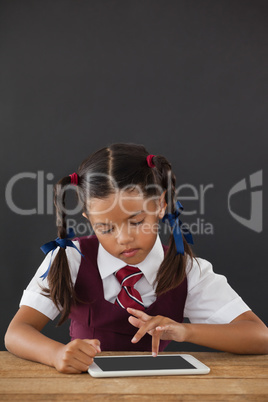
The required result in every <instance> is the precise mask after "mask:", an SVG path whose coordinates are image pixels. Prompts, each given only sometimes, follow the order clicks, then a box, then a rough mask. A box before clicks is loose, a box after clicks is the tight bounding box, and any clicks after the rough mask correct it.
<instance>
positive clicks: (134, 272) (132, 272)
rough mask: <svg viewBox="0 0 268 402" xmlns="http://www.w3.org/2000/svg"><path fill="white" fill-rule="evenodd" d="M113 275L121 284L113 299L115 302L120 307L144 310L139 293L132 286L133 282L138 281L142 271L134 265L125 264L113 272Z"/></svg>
mask: <svg viewBox="0 0 268 402" xmlns="http://www.w3.org/2000/svg"><path fill="white" fill-rule="evenodd" d="M114 275H115V277H116V279H117V280H118V281H119V283H120V285H121V286H122V288H121V290H120V292H119V293H118V295H117V298H116V299H115V304H117V305H118V306H120V307H122V308H127V307H131V308H135V309H137V310H144V309H145V308H144V304H143V301H142V298H141V295H140V294H139V292H138V291H137V290H136V289H135V288H134V285H135V283H136V282H138V280H139V279H140V278H141V277H142V275H143V273H142V272H141V271H140V270H139V269H138V268H136V267H131V266H129V265H126V266H125V267H124V268H121V269H119V271H117V272H115V274H114Z"/></svg>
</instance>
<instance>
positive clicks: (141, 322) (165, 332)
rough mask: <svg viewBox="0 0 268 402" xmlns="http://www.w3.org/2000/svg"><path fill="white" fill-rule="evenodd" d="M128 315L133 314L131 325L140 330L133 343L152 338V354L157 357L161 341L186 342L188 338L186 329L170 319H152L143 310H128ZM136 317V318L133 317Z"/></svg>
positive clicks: (159, 316)
mask: <svg viewBox="0 0 268 402" xmlns="http://www.w3.org/2000/svg"><path fill="white" fill-rule="evenodd" d="M127 311H128V313H130V314H132V316H130V317H129V318H128V321H129V322H130V324H132V325H133V326H134V327H137V328H139V330H138V331H137V332H136V334H135V335H134V337H133V338H132V340H131V342H133V343H136V342H139V340H140V339H141V338H142V337H143V336H144V335H145V334H146V333H148V334H150V335H151V336H152V354H153V356H157V353H158V349H159V343H160V339H162V340H176V341H177V342H184V341H185V338H186V327H185V326H184V325H183V324H180V323H178V322H176V321H173V320H171V319H170V318H167V317H163V316H162V315H157V316H155V317H152V316H150V315H148V314H146V313H144V312H143V311H141V310H136V309H134V308H129V307H128V308H127ZM133 316H134V317H133Z"/></svg>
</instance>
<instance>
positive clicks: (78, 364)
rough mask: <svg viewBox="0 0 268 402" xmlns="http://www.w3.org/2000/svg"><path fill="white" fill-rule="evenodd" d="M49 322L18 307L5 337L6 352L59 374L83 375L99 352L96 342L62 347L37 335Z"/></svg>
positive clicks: (84, 342) (39, 334) (35, 312)
mask: <svg viewBox="0 0 268 402" xmlns="http://www.w3.org/2000/svg"><path fill="white" fill-rule="evenodd" d="M48 322H49V318H48V317H46V316H45V315H44V314H42V313H40V312H39V311H37V310H35V309H33V308H31V307H28V306H21V308H20V309H19V311H18V312H17V314H16V315H15V317H14V318H13V320H12V321H11V323H10V325H9V327H8V329H7V332H6V335H5V346H6V348H7V350H8V351H9V352H11V353H13V354H15V355H17V356H19V357H22V358H24V359H28V360H33V361H36V362H39V363H43V364H46V365H48V366H52V367H55V368H56V369H57V370H58V371H60V372H63V373H81V372H82V371H86V370H87V369H88V366H89V365H90V364H91V363H92V362H93V358H94V357H95V355H96V354H97V352H100V351H101V350H100V342H99V341H98V340H97V339H84V340H81V339H76V340H74V341H72V342H69V343H68V344H67V345H64V344H62V343H60V342H57V341H54V340H52V339H50V338H48V337H46V336H45V335H43V334H41V332H40V331H41V330H42V329H43V328H44V326H45V325H46V324H47V323H48Z"/></svg>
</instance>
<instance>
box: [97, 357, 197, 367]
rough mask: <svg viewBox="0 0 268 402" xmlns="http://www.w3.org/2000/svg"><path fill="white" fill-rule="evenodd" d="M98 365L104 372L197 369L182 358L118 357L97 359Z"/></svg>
mask: <svg viewBox="0 0 268 402" xmlns="http://www.w3.org/2000/svg"><path fill="white" fill-rule="evenodd" d="M94 360H95V362H96V364H97V365H98V366H99V367H100V368H101V369H102V370H103V371H133V370H134V371H135V370H172V369H175V370H176V369H177V370H179V369H186V370H187V369H195V368H196V367H195V366H193V365H192V364H190V363H189V362H187V361H186V360H185V359H183V358H182V357H181V356H176V355H173V356H172V355H171V356H170V355H169V356H162V355H161V356H157V357H152V356H137V357H135V356H126V357H122V358H118V357H108V358H105V357H95V359H94Z"/></svg>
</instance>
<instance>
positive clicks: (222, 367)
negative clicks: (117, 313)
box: [0, 352, 268, 402]
mask: <svg viewBox="0 0 268 402" xmlns="http://www.w3.org/2000/svg"><path fill="white" fill-rule="evenodd" d="M187 353H189V354H191V355H193V356H195V357H196V358H197V359H199V360H200V361H202V362H203V363H204V364H206V365H207V366H209V367H210V369H211V371H210V373H209V374H207V375H197V376H194V375H189V376H188V375H187V376H152V377H122V378H93V377H91V376H90V375H89V374H87V373H83V374H78V375H77V374H61V373H59V372H57V371H56V370H55V369H54V368H52V367H47V366H45V365H42V364H39V363H34V362H30V361H27V360H23V359H20V358H17V357H15V356H13V355H11V354H10V353H8V352H0V400H1V401H11V400H12V401H16V400H20V401H26V400H27V401H33V400H34V401H42V400H46V401H59V400H60V401H86V400H90V401H101V400H103V399H105V401H123V400H124V401H152V400H153V401H160V400H161V401H163V400H165V401H166V400H167V401H173V400H174V401H175V400H176V401H189V400H191V401H195V400H196V401H197V400H198V401H266V402H267V401H268V356H266V355H259V356H256V355H234V354H230V353H208V352H187ZM123 354H126V353H125V352H121V353H120V352H118V353H112V352H107V353H102V355H123ZM128 354H137V353H128ZM138 354H142V353H138ZM145 354H146V353H145Z"/></svg>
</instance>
